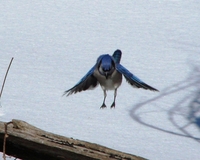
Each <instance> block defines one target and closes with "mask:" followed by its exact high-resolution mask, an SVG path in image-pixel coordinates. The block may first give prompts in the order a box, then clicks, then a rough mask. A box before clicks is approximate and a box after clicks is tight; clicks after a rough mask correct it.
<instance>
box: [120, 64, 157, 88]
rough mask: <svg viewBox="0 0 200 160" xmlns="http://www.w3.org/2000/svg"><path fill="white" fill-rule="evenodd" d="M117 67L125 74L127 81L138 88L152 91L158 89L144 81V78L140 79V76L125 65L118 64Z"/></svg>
mask: <svg viewBox="0 0 200 160" xmlns="http://www.w3.org/2000/svg"><path fill="white" fill-rule="evenodd" d="M116 69H117V71H118V72H120V73H121V74H123V76H124V77H125V78H126V80H127V82H128V83H129V84H130V85H131V86H133V87H136V88H143V89H147V90H151V91H158V90H157V89H155V88H153V87H151V86H149V85H148V84H146V83H144V82H143V81H142V80H140V79H139V78H138V77H136V76H135V75H133V74H132V73H131V72H130V71H129V70H127V69H126V68H125V67H123V66H122V65H121V64H117V66H116Z"/></svg>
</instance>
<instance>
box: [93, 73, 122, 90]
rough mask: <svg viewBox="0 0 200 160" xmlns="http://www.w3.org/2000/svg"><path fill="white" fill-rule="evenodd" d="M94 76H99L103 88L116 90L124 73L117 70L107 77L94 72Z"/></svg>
mask: <svg viewBox="0 0 200 160" xmlns="http://www.w3.org/2000/svg"><path fill="white" fill-rule="evenodd" d="M94 76H95V77H96V78H97V80H98V81H99V83H100V85H101V87H102V89H104V90H114V89H116V88H118V87H119V86H120V85H121V82H122V74H121V73H119V72H118V71H116V70H115V71H114V72H113V73H112V75H111V76H109V77H108V78H107V79H106V77H105V76H103V75H101V74H100V73H99V72H94Z"/></svg>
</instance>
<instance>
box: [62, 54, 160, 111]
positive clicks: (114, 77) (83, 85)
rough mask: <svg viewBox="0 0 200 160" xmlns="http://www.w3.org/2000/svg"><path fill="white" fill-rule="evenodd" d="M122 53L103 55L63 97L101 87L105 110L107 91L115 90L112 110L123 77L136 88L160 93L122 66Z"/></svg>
mask: <svg viewBox="0 0 200 160" xmlns="http://www.w3.org/2000/svg"><path fill="white" fill-rule="evenodd" d="M121 55H122V52H121V51H120V50H116V51H115V52H114V54H113V55H112V56H110V55H109V54H103V55H101V56H99V58H98V59H97V62H96V64H95V65H94V66H93V67H92V68H91V69H90V70H89V71H88V73H87V74H86V75H85V76H84V77H83V78H82V79H81V80H80V81H79V82H78V83H77V84H76V85H75V86H74V87H72V88H70V89H69V90H67V91H65V92H64V94H63V95H65V94H66V95H67V96H69V95H71V94H73V93H77V92H81V91H85V90H87V89H93V88H95V87H97V86H98V84H100V85H101V88H102V90H103V93H104V99H103V104H102V106H101V107H100V108H105V107H106V105H105V100H106V96H107V94H106V91H107V90H114V101H113V103H112V105H111V108H114V107H115V99H116V96H117V89H118V87H119V86H120V85H121V83H122V75H123V76H124V77H125V79H126V80H127V82H128V83H129V84H130V85H131V86H133V87H135V88H143V89H146V90H151V91H158V90H157V89H155V88H153V87H151V86H149V85H148V84H146V83H144V82H143V81H142V80H140V79H139V78H137V77H136V76H135V75H133V74H132V73H131V72H130V71H128V70H127V69H126V68H125V67H123V66H122V65H121V64H120V60H121Z"/></svg>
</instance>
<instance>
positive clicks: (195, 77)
mask: <svg viewBox="0 0 200 160" xmlns="http://www.w3.org/2000/svg"><path fill="white" fill-rule="evenodd" d="M194 87H195V92H194V93H192V94H191V93H189V94H186V96H184V97H183V98H182V99H181V100H180V101H179V102H177V103H176V104H175V105H173V106H172V107H171V108H170V109H169V110H166V115H167V117H168V120H169V122H170V123H171V124H172V125H173V126H175V127H176V129H178V131H179V132H178V131H174V130H172V129H166V128H165V127H159V126H158V125H155V124H152V123H151V122H148V121H147V120H145V118H141V116H140V113H139V111H140V110H141V109H142V108H143V107H145V106H146V105H148V104H150V103H154V102H156V101H158V100H160V99H162V98H164V97H166V96H169V95H172V94H181V91H184V90H187V89H189V88H193V89H194ZM129 113H130V116H131V117H132V119H133V120H135V121H136V122H138V123H140V124H142V125H144V126H147V127H150V128H152V129H156V130H159V131H162V132H165V133H168V134H172V135H176V136H181V137H185V138H191V139H193V140H195V141H196V142H198V143H200V137H199V136H195V135H193V134H192V133H191V131H190V127H194V126H195V127H197V128H198V129H199V130H200V68H198V67H196V66H194V67H193V72H192V75H190V76H189V77H188V78H187V79H185V80H184V81H181V82H178V83H176V84H174V85H172V86H170V87H167V88H165V89H164V91H162V92H161V93H160V95H158V96H156V97H154V98H152V99H149V100H147V101H144V102H142V103H138V104H136V105H135V106H134V107H133V108H132V109H131V110H130V112H129ZM180 117H181V118H182V119H183V120H184V121H183V122H181V123H180ZM177 118H179V120H177ZM183 123H184V124H183Z"/></svg>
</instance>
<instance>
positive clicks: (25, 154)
mask: <svg viewBox="0 0 200 160" xmlns="http://www.w3.org/2000/svg"><path fill="white" fill-rule="evenodd" d="M4 126H5V122H0V142H1V143H0V144H1V145H0V150H1V151H3V141H4V135H5V127H4ZM7 134H8V138H7V139H6V154H7V155H12V156H14V157H18V158H21V159H29V160H35V159H37V160H44V159H49V160H97V159H98V160H145V159H144V158H142V157H138V156H135V155H131V154H127V153H123V152H120V151H116V150H113V149H109V148H107V147H104V146H101V145H98V144H94V143H89V142H85V141H80V140H76V139H73V138H67V137H63V136H60V135H56V134H53V133H50V132H46V131H43V130H41V129H39V128H36V127H34V126H32V125H30V124H28V123H26V122H24V121H21V120H16V119H13V120H12V123H11V124H9V125H8V126H7Z"/></svg>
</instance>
